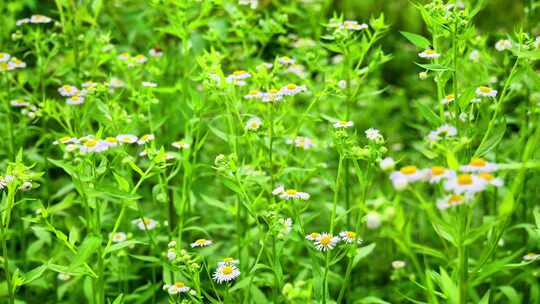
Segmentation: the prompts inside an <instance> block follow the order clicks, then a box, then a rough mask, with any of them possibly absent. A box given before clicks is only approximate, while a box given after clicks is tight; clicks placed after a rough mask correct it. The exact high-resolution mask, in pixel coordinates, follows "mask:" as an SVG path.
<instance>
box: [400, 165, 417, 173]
mask: <svg viewBox="0 0 540 304" xmlns="http://www.w3.org/2000/svg"><path fill="white" fill-rule="evenodd" d="M399 172H401V173H402V174H405V175H410V174H413V173H416V166H405V167H403V168H401V169H399Z"/></svg>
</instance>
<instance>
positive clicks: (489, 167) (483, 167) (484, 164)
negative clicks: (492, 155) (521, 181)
mask: <svg viewBox="0 0 540 304" xmlns="http://www.w3.org/2000/svg"><path fill="white" fill-rule="evenodd" d="M498 168H499V166H498V165H497V164H495V163H490V162H488V161H486V160H485V159H483V158H473V159H472V160H471V161H470V162H469V164H468V165H464V166H461V167H459V170H461V171H463V172H471V173H479V172H494V171H497V169H498Z"/></svg>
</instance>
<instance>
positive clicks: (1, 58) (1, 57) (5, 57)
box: [0, 52, 11, 62]
mask: <svg viewBox="0 0 540 304" xmlns="http://www.w3.org/2000/svg"><path fill="white" fill-rule="evenodd" d="M9 58H11V55H10V54H8V53H2V52H0V62H8V61H9Z"/></svg>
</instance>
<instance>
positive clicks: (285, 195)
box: [272, 187, 310, 201]
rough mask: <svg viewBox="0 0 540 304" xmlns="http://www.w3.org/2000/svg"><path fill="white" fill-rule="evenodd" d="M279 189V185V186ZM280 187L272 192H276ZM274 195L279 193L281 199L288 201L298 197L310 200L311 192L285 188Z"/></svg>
mask: <svg viewBox="0 0 540 304" xmlns="http://www.w3.org/2000/svg"><path fill="white" fill-rule="evenodd" d="M278 189H279V187H278ZM278 189H275V190H274V191H273V192H272V193H274V192H276V190H278ZM274 195H277V196H279V197H280V198H281V199H284V200H286V201H288V200H291V199H293V200H294V199H298V200H308V199H309V197H310V195H309V193H307V192H301V191H298V190H296V189H287V190H285V189H283V191H281V192H279V193H278V194H274Z"/></svg>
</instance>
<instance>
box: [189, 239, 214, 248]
mask: <svg viewBox="0 0 540 304" xmlns="http://www.w3.org/2000/svg"><path fill="white" fill-rule="evenodd" d="M212 243H214V241H212V240H207V239H198V240H195V242H193V243H191V245H190V246H191V248H194V247H207V246H210V245H212Z"/></svg>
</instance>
